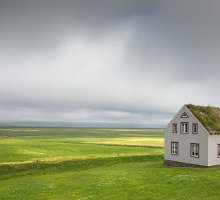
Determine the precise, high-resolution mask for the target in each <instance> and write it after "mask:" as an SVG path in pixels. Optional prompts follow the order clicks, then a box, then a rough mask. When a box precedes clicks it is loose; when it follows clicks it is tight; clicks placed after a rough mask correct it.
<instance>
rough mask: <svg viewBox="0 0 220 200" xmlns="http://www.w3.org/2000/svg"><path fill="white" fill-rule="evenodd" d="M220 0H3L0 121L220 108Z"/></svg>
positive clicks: (142, 117) (153, 119) (148, 116)
mask: <svg viewBox="0 0 220 200" xmlns="http://www.w3.org/2000/svg"><path fill="white" fill-rule="evenodd" d="M219 36H220V1H218V0H209V1H207V0H184V1H182V0H111V1H110V0H62V1H59V0H38V1H35V0H19V1H17V0H0V122H7V121H16V122H17V121H21V122H22V121H44V122H53V121H54V122H69V123H89V124H93V123H94V124H102V125H103V124H105V125H106V126H108V124H111V125H112V126H118V125H120V126H125V127H126V126H133V127H164V126H165V125H166V124H167V123H168V122H169V121H170V120H171V118H172V116H173V115H174V114H175V113H176V112H177V111H178V110H179V109H180V108H181V107H182V106H183V105H184V104H187V103H193V104H200V105H214V106H220V92H219V91H218V90H219V88H220V79H219V75H220V65H219V64H220V37H219Z"/></svg>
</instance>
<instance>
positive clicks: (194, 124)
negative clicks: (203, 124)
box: [192, 123, 198, 134]
mask: <svg viewBox="0 0 220 200" xmlns="http://www.w3.org/2000/svg"><path fill="white" fill-rule="evenodd" d="M195 126H196V132H194V127H195ZM192 134H198V123H193V124H192Z"/></svg>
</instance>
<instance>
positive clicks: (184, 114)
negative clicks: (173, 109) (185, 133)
mask: <svg viewBox="0 0 220 200" xmlns="http://www.w3.org/2000/svg"><path fill="white" fill-rule="evenodd" d="M188 117H189V116H188V115H187V114H186V113H185V112H184V113H183V114H182V115H181V118H188Z"/></svg>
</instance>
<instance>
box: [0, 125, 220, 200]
mask: <svg viewBox="0 0 220 200" xmlns="http://www.w3.org/2000/svg"><path fill="white" fill-rule="evenodd" d="M0 137H1V138H0V199H1V200H14V199H16V200H29V199H32V200H39V199H44V200H49V199H55V200H61V199H65V200H72V199H77V200H86V199H88V200H97V199H102V200H110V199H117V200H122V199H123V200H127V199H128V200H129V199H131V200H136V199H137V200H142V199H143V200H146V199H149V200H153V199H158V200H159V199H160V200H162V199H178V200H185V199H192V200H193V199H196V200H197V199H207V200H208V199H210V200H215V199H216V200H217V199H219V196H220V181H219V174H220V167H213V168H208V169H204V168H203V169H201V168H183V167H167V166H164V165H163V148H162V147H163V134H162V130H160V129H136V130H135V129H129V130H127V129H86V128H57V129H52V128H50V129H44V128H35V129H34V128H32V129H27V128H2V129H1V130H0Z"/></svg>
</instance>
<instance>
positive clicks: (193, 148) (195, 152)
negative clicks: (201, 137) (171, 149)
mask: <svg viewBox="0 0 220 200" xmlns="http://www.w3.org/2000/svg"><path fill="white" fill-rule="evenodd" d="M190 156H191V157H193V158H199V143H191V144H190Z"/></svg>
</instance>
